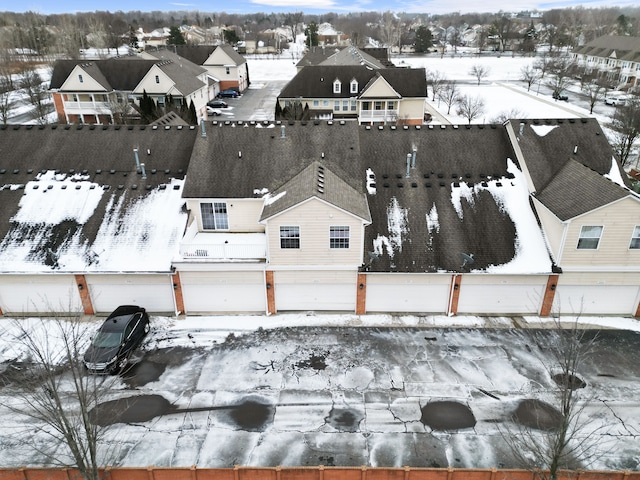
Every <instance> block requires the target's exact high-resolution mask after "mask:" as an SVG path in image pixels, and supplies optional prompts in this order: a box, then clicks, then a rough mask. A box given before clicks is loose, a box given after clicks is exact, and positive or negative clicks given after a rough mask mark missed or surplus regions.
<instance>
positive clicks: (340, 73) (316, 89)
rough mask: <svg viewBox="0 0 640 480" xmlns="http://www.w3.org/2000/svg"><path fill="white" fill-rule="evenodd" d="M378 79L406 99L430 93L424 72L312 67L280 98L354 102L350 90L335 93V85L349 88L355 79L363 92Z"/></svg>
mask: <svg viewBox="0 0 640 480" xmlns="http://www.w3.org/2000/svg"><path fill="white" fill-rule="evenodd" d="M378 76H381V77H383V78H384V79H385V80H386V81H387V82H388V83H389V84H390V85H391V86H392V87H393V89H394V90H395V91H396V92H398V93H399V94H400V95H401V96H402V97H404V98H407V97H409V98H411V97H425V96H426V92H427V80H426V72H425V69H424V68H411V69H409V68H407V69H405V68H384V69H378V70H376V69H372V68H370V67H366V66H362V65H357V66H355V65H347V66H343V65H337V66H328V65H320V66H310V67H305V68H303V69H302V70H300V71H299V72H298V73H297V74H296V76H295V77H293V78H292V79H291V80H290V81H289V83H288V84H287V85H286V86H285V87H284V88H283V89H282V91H281V92H280V95H279V96H278V98H351V97H353V96H354V94H353V93H351V92H350V89H349V88H343V89H341V91H340V93H334V92H333V82H334V81H335V80H339V81H340V82H341V83H342V84H343V85H349V83H350V82H351V80H352V79H355V80H356V81H357V82H358V85H359V86H360V87H359V88H360V91H359V92H358V94H360V93H361V92H362V89H363V87H364V86H366V85H367V84H369V83H370V82H371V80H372V79H375V78H377V77H378Z"/></svg>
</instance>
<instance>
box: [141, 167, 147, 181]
mask: <svg viewBox="0 0 640 480" xmlns="http://www.w3.org/2000/svg"><path fill="white" fill-rule="evenodd" d="M140 170H141V171H142V179H143V180H146V179H147V171H146V170H145V169H144V163H141V164H140Z"/></svg>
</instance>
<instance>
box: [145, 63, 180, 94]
mask: <svg viewBox="0 0 640 480" xmlns="http://www.w3.org/2000/svg"><path fill="white" fill-rule="evenodd" d="M156 75H157V76H158V79H159V80H160V83H156ZM173 86H174V82H173V80H171V79H170V78H169V77H167V75H166V74H165V73H164V72H163V71H162V70H160V69H159V68H158V67H157V66H155V65H154V66H153V67H152V68H151V69H150V70H149V73H147V74H146V75H145V77H144V78H143V79H142V81H141V82H140V83H139V84H138V86H136V89H135V93H136V94H140V95H142V94H143V93H144V91H145V90H146V92H147V94H148V95H158V94H163V95H164V94H166V93H167V92H169V90H171V89H172V88H173ZM181 93H184V92H181ZM187 93H190V92H187Z"/></svg>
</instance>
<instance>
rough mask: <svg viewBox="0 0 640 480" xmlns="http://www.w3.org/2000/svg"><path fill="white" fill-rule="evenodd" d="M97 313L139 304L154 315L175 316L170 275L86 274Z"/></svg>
mask: <svg viewBox="0 0 640 480" xmlns="http://www.w3.org/2000/svg"><path fill="white" fill-rule="evenodd" d="M85 280H86V282H87V285H88V286H89V294H90V295H91V302H92V303H93V309H94V311H95V312H96V313H111V312H112V311H113V310H115V309H116V308H117V307H118V306H119V305H139V306H141V307H144V308H146V309H147V311H148V312H153V313H174V312H175V303H174V298H173V283H172V280H171V277H170V276H169V275H86V276H85Z"/></svg>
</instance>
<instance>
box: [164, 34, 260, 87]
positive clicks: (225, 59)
mask: <svg viewBox="0 0 640 480" xmlns="http://www.w3.org/2000/svg"><path fill="white" fill-rule="evenodd" d="M175 52H176V53H177V54H178V55H180V56H181V57H183V58H186V59H188V60H190V61H191V62H193V63H195V64H196V65H201V66H203V67H204V68H206V69H207V71H208V72H209V75H210V76H211V77H212V78H215V79H216V81H217V82H219V86H218V90H217V91H216V93H218V92H219V91H220V90H227V89H231V88H232V89H234V90H238V91H239V92H241V93H242V92H244V91H245V90H246V89H247V88H249V67H248V65H247V60H246V59H245V58H244V57H243V56H242V55H240V54H239V53H238V52H237V51H236V50H235V49H234V48H233V47H232V46H231V45H227V44H224V45H177V46H175Z"/></svg>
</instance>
